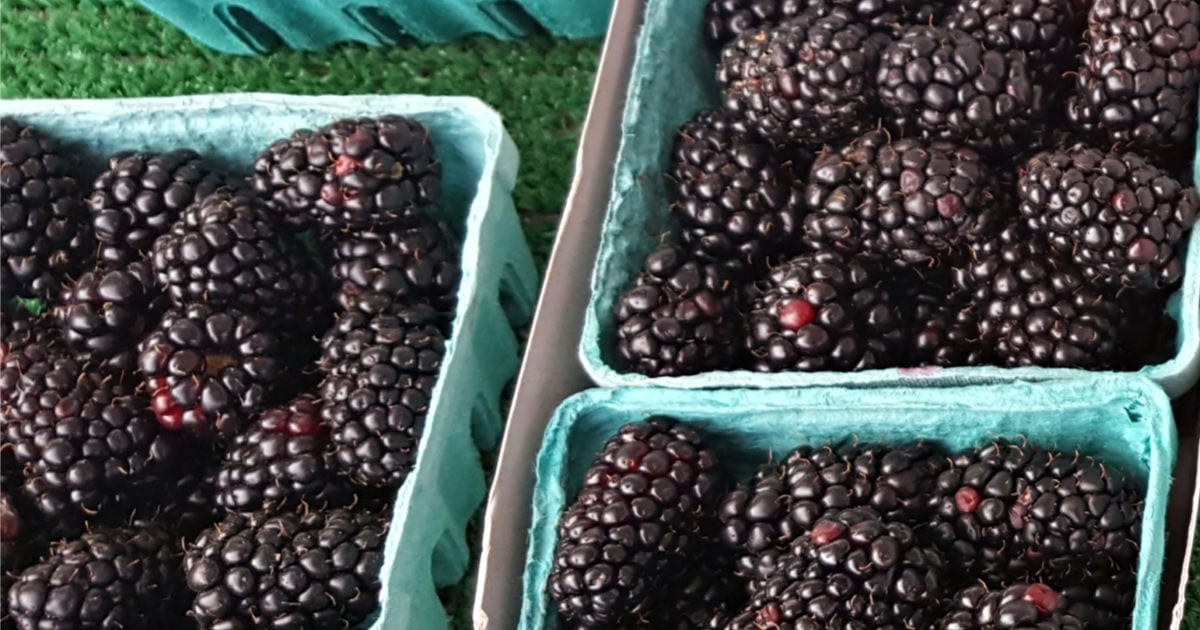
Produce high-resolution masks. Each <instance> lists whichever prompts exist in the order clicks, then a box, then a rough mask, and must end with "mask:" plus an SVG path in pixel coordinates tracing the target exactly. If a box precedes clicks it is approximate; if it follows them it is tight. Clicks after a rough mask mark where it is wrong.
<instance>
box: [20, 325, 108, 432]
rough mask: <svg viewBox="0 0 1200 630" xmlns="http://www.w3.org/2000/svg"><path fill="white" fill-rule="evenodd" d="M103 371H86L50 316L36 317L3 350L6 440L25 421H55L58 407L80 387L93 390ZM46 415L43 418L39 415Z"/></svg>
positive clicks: (83, 390)
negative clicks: (61, 336)
mask: <svg viewBox="0 0 1200 630" xmlns="http://www.w3.org/2000/svg"><path fill="white" fill-rule="evenodd" d="M98 382H99V375H98V374H95V373H90V372H85V371H84V369H83V366H81V365H80V364H79V362H77V361H75V360H74V359H73V358H72V357H71V355H70V353H69V352H68V351H67V349H66V348H65V347H64V346H63V345H62V342H61V340H60V339H59V337H58V335H57V330H56V329H55V328H54V327H53V325H52V324H51V323H50V322H49V321H48V320H47V318H44V317H43V318H39V319H37V320H34V321H33V322H32V323H31V324H30V325H29V327H28V328H27V329H24V330H21V331H18V332H16V333H13V334H12V335H10V336H9V338H8V339H6V340H5V343H4V347H3V353H0V412H2V414H3V418H4V424H3V429H4V435H5V441H6V442H15V440H14V439H12V436H13V435H14V434H13V433H12V432H13V431H17V430H18V427H20V426H23V425H29V426H33V425H36V424H39V423H40V424H46V425H52V424H53V420H52V419H49V418H52V417H53V414H54V413H55V410H54V407H55V406H56V405H57V404H58V403H59V401H60V400H62V399H63V398H66V397H68V396H70V395H71V394H72V393H74V392H76V391H78V392H81V393H85V394H86V393H90V391H91V389H92V388H94V387H95V386H96V385H97V383H98ZM43 416H44V417H46V419H43V420H39V417H43Z"/></svg>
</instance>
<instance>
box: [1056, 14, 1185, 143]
mask: <svg viewBox="0 0 1200 630" xmlns="http://www.w3.org/2000/svg"><path fill="white" fill-rule="evenodd" d="M1088 23H1089V27H1088V32H1087V37H1086V47H1085V48H1084V51H1083V54H1082V56H1081V57H1080V59H1079V72H1078V74H1077V75H1076V82H1075V83H1076V91H1075V94H1074V95H1073V96H1072V97H1071V99H1070V101H1069V102H1068V104H1067V115H1068V116H1069V117H1070V119H1071V122H1072V123H1074V124H1075V126H1076V127H1077V128H1079V129H1081V130H1083V131H1086V132H1090V133H1094V134H1096V135H1098V136H1101V137H1103V138H1104V139H1105V142H1104V144H1107V143H1113V142H1115V143H1122V144H1124V143H1130V144H1134V145H1137V146H1141V147H1143V148H1146V149H1154V148H1158V147H1169V146H1174V145H1179V144H1184V143H1186V142H1188V141H1189V140H1190V139H1191V137H1192V133H1193V130H1194V127H1195V125H1194V120H1195V112H1196V106H1195V99H1196V86H1197V84H1200V2H1196V0H1096V2H1095V3H1094V4H1093V6H1092V9H1091V13H1090V14H1089V16H1088Z"/></svg>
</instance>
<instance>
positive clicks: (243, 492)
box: [216, 396, 354, 512]
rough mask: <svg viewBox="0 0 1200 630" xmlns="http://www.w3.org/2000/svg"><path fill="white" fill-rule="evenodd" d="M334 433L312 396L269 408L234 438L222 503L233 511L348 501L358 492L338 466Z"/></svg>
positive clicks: (219, 491) (222, 478)
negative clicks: (332, 447)
mask: <svg viewBox="0 0 1200 630" xmlns="http://www.w3.org/2000/svg"><path fill="white" fill-rule="evenodd" d="M328 445H329V433H328V430H327V428H326V427H325V426H324V425H323V424H322V423H321V409H320V405H319V403H318V402H317V401H316V399H315V398H313V397H312V396H303V397H300V398H297V399H295V400H293V401H292V402H291V403H289V404H288V405H287V406H286V407H277V408H274V409H269V410H267V411H264V412H263V413H262V415H261V416H259V418H258V419H257V420H256V421H255V422H254V424H252V425H251V426H250V428H249V429H248V430H246V431H245V432H244V433H240V434H238V436H237V437H235V438H234V440H233V444H232V446H231V447H230V448H229V450H228V451H227V452H226V453H225V461H224V463H223V464H222V466H221V470H220V472H219V473H218V476H217V479H216V502H217V504H218V505H220V506H221V507H223V508H225V509H227V510H230V511H233V512H256V511H258V510H263V509H281V508H284V507H295V506H299V505H300V504H301V503H304V504H307V505H309V506H310V507H312V508H313V509H325V508H326V507H330V506H342V505H347V504H349V503H350V502H351V499H352V498H353V496H354V493H353V491H352V489H351V488H350V486H349V484H348V483H347V482H345V481H343V480H342V479H341V478H339V477H337V476H336V474H335V473H334V471H333V468H334V466H333V462H332V461H330V453H329V451H328V448H327V447H328Z"/></svg>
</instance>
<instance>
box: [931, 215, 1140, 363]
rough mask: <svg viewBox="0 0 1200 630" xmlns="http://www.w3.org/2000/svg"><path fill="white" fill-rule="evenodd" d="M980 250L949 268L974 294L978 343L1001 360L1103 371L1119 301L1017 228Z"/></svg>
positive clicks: (1111, 353)
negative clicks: (1089, 283) (1023, 237)
mask: <svg viewBox="0 0 1200 630" xmlns="http://www.w3.org/2000/svg"><path fill="white" fill-rule="evenodd" d="M1008 232H1009V236H1007V237H1005V236H1002V237H1001V238H1000V239H998V240H997V241H994V242H993V243H991V244H989V245H985V246H984V247H981V248H978V250H977V251H976V254H975V256H974V260H972V261H970V262H968V263H967V264H965V265H964V266H962V267H960V268H956V269H955V270H954V273H955V282H956V283H957V285H958V287H959V288H960V289H961V290H963V291H966V292H968V293H969V294H970V295H971V304H972V308H973V310H974V312H975V313H976V315H977V317H978V320H979V333H980V336H981V342H982V343H983V344H986V345H989V346H991V347H993V348H994V349H995V355H996V358H997V360H998V362H999V363H1000V364H1001V365H1005V366H1009V367H1016V366H1024V365H1040V366H1045V367H1075V368H1085V369H1103V368H1106V367H1110V366H1112V365H1113V364H1114V362H1115V361H1116V360H1117V359H1118V347H1117V321H1118V320H1119V317H1120V313H1119V312H1118V311H1117V309H1116V305H1117V303H1116V302H1115V301H1114V300H1113V299H1112V298H1110V297H1106V296H1104V295H1103V294H1101V293H1099V292H1098V291H1095V290H1093V288H1092V287H1090V286H1089V285H1088V284H1087V283H1086V281H1085V279H1084V276H1083V274H1082V273H1081V272H1080V271H1079V270H1078V269H1077V268H1075V266H1074V265H1072V264H1071V263H1069V262H1068V261H1061V260H1055V259H1054V257H1053V255H1052V254H1051V253H1050V252H1049V251H1048V248H1047V247H1046V246H1045V245H1044V244H1042V243H1041V242H1039V241H1037V240H1036V239H1032V240H1024V241H1023V240H1021V238H1020V236H1021V234H1020V231H1019V230H1014V229H1011V228H1010V229H1009V230H1008Z"/></svg>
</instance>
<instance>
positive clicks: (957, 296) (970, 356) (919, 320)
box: [889, 267, 992, 367]
mask: <svg viewBox="0 0 1200 630" xmlns="http://www.w3.org/2000/svg"><path fill="white" fill-rule="evenodd" d="M898 275H899V277H893V278H892V281H891V284H890V285H889V288H890V289H891V290H892V292H893V294H895V295H896V297H898V298H899V299H901V301H902V303H903V304H904V305H905V309H904V310H905V312H904V321H905V327H906V330H907V334H906V339H907V340H908V348H907V353H906V355H905V358H904V360H903V361H902V362H901V363H902V364H903V365H906V366H911V367H920V366H940V367H952V366H962V365H986V364H988V363H990V362H992V357H991V349H990V348H988V347H987V346H986V345H984V344H981V343H980V339H979V322H978V320H977V317H976V313H975V312H974V310H973V309H972V308H971V307H970V305H969V303H968V302H969V300H968V296H967V295H966V294H965V293H964V292H963V291H961V290H958V289H957V288H956V287H955V286H954V282H953V279H952V278H951V274H950V273H949V270H948V269H937V268H935V269H926V268H911V267H910V268H908V269H907V270H905V272H904V273H903V274H898Z"/></svg>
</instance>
